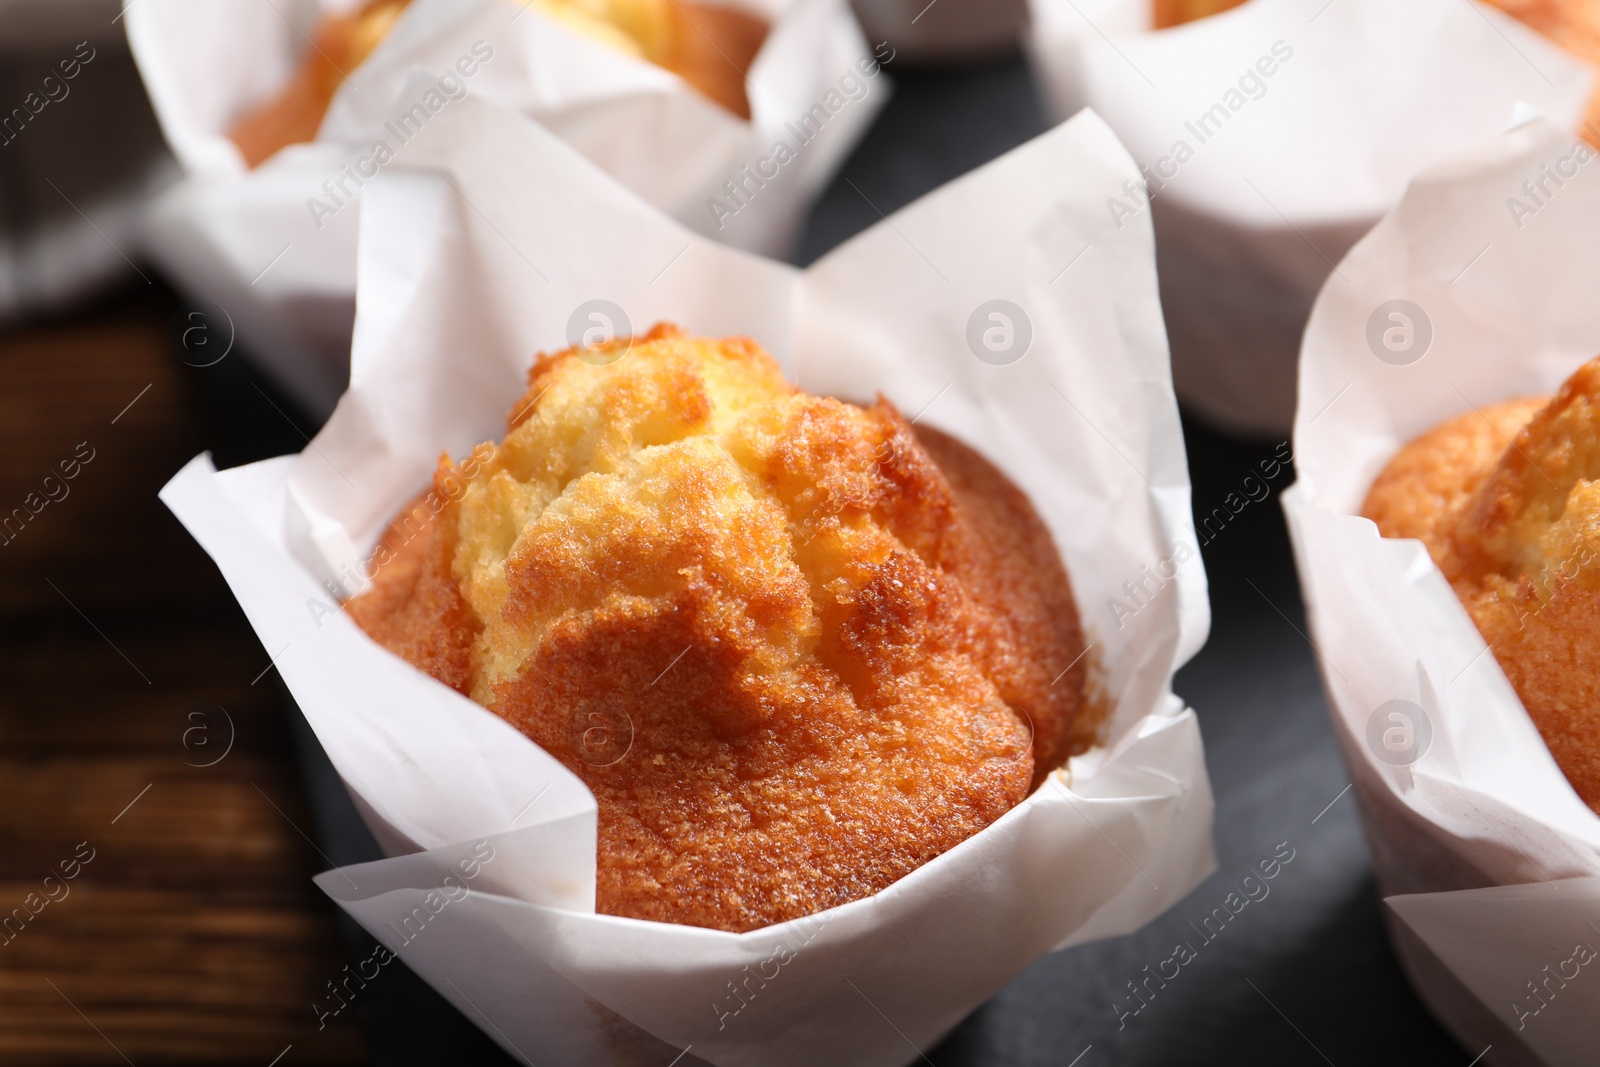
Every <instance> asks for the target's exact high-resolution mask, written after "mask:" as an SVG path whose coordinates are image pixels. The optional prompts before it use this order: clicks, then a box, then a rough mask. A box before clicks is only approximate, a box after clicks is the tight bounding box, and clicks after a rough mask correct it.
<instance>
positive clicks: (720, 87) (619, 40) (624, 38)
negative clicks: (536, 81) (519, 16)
mask: <svg viewBox="0 0 1600 1067" xmlns="http://www.w3.org/2000/svg"><path fill="white" fill-rule="evenodd" d="M515 2H517V3H526V4H528V5H530V6H536V7H538V9H539V10H540V11H541V12H543V13H544V14H546V15H548V16H550V17H551V18H553V19H555V20H556V21H558V22H561V23H562V24H564V25H566V26H569V27H571V28H573V29H575V30H577V31H578V32H580V33H584V34H587V35H588V36H590V37H592V38H594V39H595V40H598V41H603V42H605V43H606V44H608V45H610V46H611V47H613V48H615V49H617V50H618V51H620V52H625V53H627V54H629V55H632V56H637V57H638V58H640V59H645V60H648V61H649V62H651V63H654V64H656V65H657V66H660V67H664V68H666V69H667V70H670V71H672V72H673V73H675V74H677V75H678V76H679V77H681V78H683V79H684V81H686V82H688V83H689V84H690V85H692V86H694V88H695V89H696V90H697V91H699V92H700V93H701V95H703V96H705V97H706V98H708V99H710V100H711V101H713V102H714V103H716V104H719V105H721V106H722V107H723V108H725V109H726V110H728V111H730V112H732V113H733V114H735V115H738V116H739V117H740V118H743V119H748V118H749V117H750V104H749V101H748V100H747V99H746V98H745V92H744V72H745V71H747V70H748V69H749V68H750V63H751V62H752V61H753V60H754V59H755V56H756V53H757V52H759V51H760V50H761V44H762V42H763V41H765V40H766V36H767V24H766V22H765V21H764V20H762V19H760V18H757V17H755V16H754V15H749V14H746V13H745V12H742V11H738V10H735V9H733V8H725V7H717V6H713V5H709V4H697V3H689V2H684V0H515ZM409 3H410V0H368V2H367V4H366V5H365V6H363V7H361V8H359V9H357V10H355V11H353V12H351V13H350V14H344V15H339V14H325V15H323V16H322V18H321V19H320V20H319V21H318V23H317V26H316V29H315V30H314V31H313V35H312V37H313V39H312V42H311V47H310V48H309V49H307V51H306V53H305V56H304V58H303V59H302V60H301V63H300V67H299V69H298V70H296V71H295V73H294V74H293V76H291V77H290V79H289V82H288V84H287V85H286V86H285V87H284V89H283V90H282V91H281V92H280V93H279V94H278V95H277V96H276V97H274V98H273V99H272V100H270V101H268V102H267V103H266V104H264V105H263V106H261V107H259V108H257V109H256V110H254V111H252V112H250V113H249V114H247V115H246V116H245V117H244V118H242V119H241V120H239V122H238V123H237V124H236V125H235V126H234V128H233V130H232V131H231V132H230V133H229V135H228V136H229V137H230V138H231V139H232V140H233V142H234V144H236V145H237V146H238V147H239V151H240V153H242V154H243V156H244V158H245V162H246V163H247V164H248V165H249V166H251V167H254V166H257V165H258V164H260V163H261V162H262V161H263V160H265V159H267V158H268V157H270V156H272V155H273V154H274V153H276V152H277V151H278V150H279V149H281V148H283V147H285V146H286V145H291V144H299V143H301V142H304V141H310V140H312V139H313V138H315V137H316V135H317V130H318V128H319V127H320V126H321V125H322V119H323V116H324V115H326V114H327V112H328V107H329V105H330V104H331V103H332V102H333V95H334V93H335V92H337V91H338V89H339V85H340V83H341V82H343V81H344V80H345V78H347V77H348V76H349V74H350V72H351V71H353V70H355V69H356V68H357V67H359V66H360V65H361V64H362V63H364V62H365V61H366V59H367V57H368V56H370V55H371V54H372V52H373V50H374V49H376V48H377V47H378V45H379V43H381V42H382V41H383V39H384V37H386V36H387V35H388V33H389V31H390V30H391V29H392V28H393V27H394V24H395V22H396V21H397V20H398V19H399V18H400V16H401V14H403V13H404V11H405V9H406V6H407V5H408V4H409Z"/></svg>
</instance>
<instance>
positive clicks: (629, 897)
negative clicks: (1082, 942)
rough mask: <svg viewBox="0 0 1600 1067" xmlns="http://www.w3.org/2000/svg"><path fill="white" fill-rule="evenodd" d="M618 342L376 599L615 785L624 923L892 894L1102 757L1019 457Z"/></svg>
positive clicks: (694, 348)
mask: <svg viewBox="0 0 1600 1067" xmlns="http://www.w3.org/2000/svg"><path fill="white" fill-rule="evenodd" d="M614 354H615V353H614V352H609V351H602V352H599V353H589V354H586V356H585V355H580V354H578V353H576V352H574V351H567V352H563V353H558V354H555V355H552V356H541V357H540V358H539V359H538V360H537V362H536V363H535V365H534V367H533V369H532V371H531V372H530V375H529V388H528V392H527V394H526V396H525V397H524V398H523V400H522V401H520V402H519V404H518V405H517V407H516V408H515V409H514V410H513V415H512V418H511V420H510V428H509V431H508V433H507V436H506V439H505V441H504V442H503V443H502V444H500V445H498V446H495V445H480V446H479V447H478V449H477V450H475V451H474V453H473V454H472V455H471V456H470V457H468V458H467V459H465V460H463V461H462V462H461V464H459V465H458V464H456V463H454V462H452V461H451V460H450V459H449V458H448V457H445V458H442V459H441V463H440V467H439V471H438V474H437V475H436V477H435V483H434V490H433V494H432V501H431V502H425V503H424V504H422V505H420V506H414V507H413V508H412V509H410V510H409V511H408V512H406V513H404V514H402V515H401V516H400V517H399V518H398V519H397V520H396V522H395V524H394V525H393V526H392V527H391V528H390V531H389V533H388V534H387V535H386V536H385V539H384V541H383V543H382V544H381V545H380V548H379V551H378V553H377V555H376V557H375V560H374V562H375V564H376V565H377V567H376V573H375V581H374V586H373V588H372V590H371V591H370V592H368V593H366V594H365V595H363V596H361V597H358V598H356V599H354V600H352V601H350V602H349V604H348V609H349V611H350V613H351V615H352V616H353V617H354V618H355V620H356V621H357V622H358V623H359V624H360V625H361V626H362V627H363V628H364V629H366V631H367V632H368V633H369V634H371V635H372V636H373V637H374V638H375V639H376V640H378V641H379V642H380V643H382V644H384V645H385V646H387V647H389V648H390V649H392V650H393V651H395V652H396V653H398V654H400V655H402V656H404V657H405V658H406V659H408V660H410V661H411V662H412V663H414V664H416V665H417V666H419V667H421V668H422V669H423V670H426V671H428V672H429V673H430V674H432V675H434V677H436V678H438V679H440V680H441V681H443V682H445V683H446V684H448V685H451V686H453V687H455V688H457V689H459V690H460V691H462V692H464V693H467V694H468V695H471V696H472V697H474V698H475V699H477V700H478V701H479V702H481V703H483V704H484V705H485V706H487V707H488V708H489V709H490V710H491V711H494V712H495V713H496V714H499V715H501V716H503V717H504V718H505V719H507V720H508V721H509V722H511V723H512V724H513V725H515V726H517V728H518V729H520V730H521V731H522V732H523V733H525V734H527V735H528V736H529V737H530V738H532V739H533V740H534V741H535V742H537V743H538V744H539V745H541V746H542V747H543V748H545V749H546V750H547V751H549V752H550V753H551V754H553V755H554V756H555V757H556V758H558V759H560V760H561V761H562V762H563V763H564V764H566V765H567V766H568V767H569V768H571V769H572V770H573V771H574V772H576V773H577V774H578V775H579V776H580V777H582V778H583V780H584V781H585V782H586V783H587V784H588V785H589V787H590V789H591V790H593V792H594V794H595V796H596V798H597V800H598V802H599V806H600V850H599V853H600V854H599V885H598V893H597V905H598V907H599V909H600V910H601V911H602V912H606V913H610V914H617V915H628V916H633V917H637V918H647V919H657V920H662V921H669V922H678V923H688V924H692V925H699V926H709V927H716V928H720V929H725V930H748V929H751V928H754V927H757V926H762V925H766V924H768V923H773V922H779V921H783V920H785V919H790V918H795V917H798V916H801V915H805V914H809V913H811V912H814V911H817V910H820V909H823V908H827V907H831V906H834V905H837V904H842V903H845V902H847V901H850V900H854V899H857V898H859V897H862V896H866V895H868V894H871V893H874V892H877V891H878V890H880V889H883V888H885V887H886V886H888V885H890V884H891V883H893V882H895V881H896V880H898V879H899V878H901V877H904V876H905V875H906V874H908V873H910V872H911V871H912V870H914V869H915V868H916V867H918V866H920V865H921V864H923V863H925V862H927V861H928V860H930V859H932V858H934V857H935V856H937V855H939V854H940V853H942V852H944V851H946V850H947V849H949V848H951V847H953V846H954V845H956V844H958V843H960V842H961V841H963V840H965V839H966V838H967V837H969V836H971V835H972V834H973V833H975V832H977V831H978V830H980V829H982V828H983V827H984V826H987V825H988V824H989V823H991V822H993V821H994V820H995V819H997V818H999V817H1000V815H1002V814H1004V813H1005V812H1006V811H1007V810H1009V809H1010V808H1011V807H1012V806H1013V805H1015V804H1016V803H1017V802H1018V801H1019V800H1021V799H1022V798H1023V797H1024V796H1026V795H1027V793H1028V792H1029V790H1030V788H1031V787H1032V786H1033V785H1034V784H1035V783H1036V782H1038V781H1040V780H1042V779H1043V777H1044V775H1045V774H1046V773H1047V772H1048V771H1049V770H1050V769H1052V768H1054V767H1056V766H1058V765H1060V763H1062V762H1063V761H1064V760H1065V759H1066V757H1067V756H1068V755H1069V754H1070V753H1071V752H1072V751H1074V750H1081V749H1083V748H1085V747H1087V744H1088V742H1089V741H1090V740H1091V738H1088V737H1087V736H1086V732H1085V728H1084V727H1083V725H1082V724H1081V723H1080V722H1079V715H1078V711H1079V704H1080V702H1081V699H1082V693H1083V688H1084V679H1085V676H1086V673H1087V666H1086V664H1085V663H1084V662H1081V661H1079V656H1080V653H1082V652H1083V647H1084V646H1083V637H1082V633H1081V630H1080V628H1079V623H1078V616H1077V611H1076V608H1075V605H1074V601H1073V597H1072V591H1071V587H1070V585H1069V583H1068V579H1067V575H1066V572H1065V570H1064V569H1063V567H1062V565H1061V561H1060V558H1059V556H1058V555H1057V553H1056V550H1055V546H1054V544H1053V542H1052V540H1051V537H1050V534H1049V532H1048V530H1047V529H1046V528H1045V527H1044V525H1043V523H1042V522H1041V521H1040V520H1039V518H1038V516H1037V515H1036V514H1035V513H1034V512H1033V509H1032V508H1031V506H1030V505H1029V504H1028V502H1027V500H1026V498H1025V497H1024V496H1023V495H1022V494H1021V493H1020V491H1018V490H1017V489H1016V488H1015V487H1014V486H1012V485H1011V484H1010V483H1009V482H1008V481H1007V480H1006V479H1005V478H1004V476H1003V475H1001V474H1000V473H999V472H998V471H997V470H996V469H995V468H993V467H992V466H991V465H990V464H988V463H987V462H986V461H985V460H983V459H982V458H981V457H979V456H978V455H977V454H976V453H974V452H972V451H971V450H970V449H968V448H966V447H965V446H963V445H961V444H960V443H958V442H956V441H954V440H953V439H951V438H949V437H947V436H945V435H943V434H938V433H936V432H929V431H925V430H921V431H919V430H914V429H913V428H912V427H911V426H910V425H909V424H907V423H906V422H905V420H904V419H902V418H901V417H900V415H899V413H898V412H896V411H895V410H894V408H893V407H892V406H890V405H889V404H888V403H886V402H884V401H882V400H880V401H879V402H878V403H877V404H875V405H874V406H873V407H871V408H860V407H856V406H855V405H852V404H847V403H844V402H841V401H837V400H831V399H827V398H822V397H814V396H809V395H807V394H805V393H801V392H798V391H797V390H795V389H793V388H792V387H791V386H789V385H788V384H787V383H785V382H784V381H783V378H782V375H781V373H780V372H779V370H778V367H777V365H776V363H775V362H774V361H773V360H772V359H771V358H770V357H769V356H768V355H767V354H766V353H765V352H763V351H762V350H761V349H760V348H759V347H758V346H756V345H755V344H754V343H753V342H750V341H746V340H741V339H735V340H728V341H709V340H704V339H697V338H690V337H686V336H684V335H683V334H682V333H680V332H679V331H677V330H676V329H675V328H672V327H657V328H656V330H654V331H652V332H651V333H650V334H649V335H648V336H647V337H645V338H643V339H639V340H636V341H634V342H633V343H632V346H631V350H629V351H627V352H626V354H625V355H622V356H621V357H620V358H618V359H617V360H616V361H615V362H614V363H613V362H608V361H609V359H610V357H611V356H612V355H614ZM596 363H607V365H605V366H597V365H595V364H596ZM425 500H426V498H425ZM1075 662H1076V663H1077V665H1076V666H1073V667H1072V669H1071V670H1067V668H1068V667H1069V665H1072V664H1074V663H1075Z"/></svg>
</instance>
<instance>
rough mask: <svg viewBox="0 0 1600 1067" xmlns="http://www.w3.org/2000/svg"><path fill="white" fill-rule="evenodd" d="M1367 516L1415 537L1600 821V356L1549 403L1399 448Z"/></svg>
mask: <svg viewBox="0 0 1600 1067" xmlns="http://www.w3.org/2000/svg"><path fill="white" fill-rule="evenodd" d="M1362 514H1364V515H1365V516H1366V517H1367V518H1369V519H1372V520H1373V521H1374V522H1375V523H1377V524H1378V530H1379V532H1380V533H1382V534H1383V536H1385V537H1414V538H1418V539H1419V540H1421V541H1422V542H1423V544H1425V545H1426V546H1427V547H1428V552H1429V554H1430V555H1431V556H1432V557H1433V560H1434V562H1435V563H1436V564H1438V566H1439V569H1440V571H1442V572H1443V573H1444V576H1445V577H1446V578H1447V579H1449V581H1450V584H1451V586H1453V587H1454V589H1455V591H1456V595H1457V596H1459V597H1460V598H1461V602H1462V604H1463V605H1464V606H1465V607H1466V609H1467V612H1468V613H1469V614H1470V615H1471V616H1472V619H1473V621H1474V622H1475V623H1476V624H1477V626H1478V629H1479V631H1480V632H1481V633H1482V634H1483V638H1484V641H1485V642H1486V643H1487V644H1488V646H1489V648H1490V649H1491V650H1493V652H1494V654H1495V658H1496V659H1497V660H1498V661H1499V663H1500V667H1501V669H1502V670H1503V671H1504V672H1505V675H1506V677H1507V678H1508V679H1509V680H1510V682H1511V684H1512V686H1513V687H1514V688H1515V689H1516V691H1517V695H1518V696H1520V697H1521V698H1522V703H1523V706H1524V707H1526V708H1527V710H1528V714H1529V716H1530V717H1531V718H1532V719H1533V722H1534V725H1536V726H1537V727H1538V728H1539V733H1540V734H1541V735H1542V736H1543V737H1544V741H1545V744H1546V745H1548V746H1549V748H1550V752H1551V754H1552V755H1553V756H1555V759H1556V763H1557V764H1559V765H1560V767H1561V770H1562V771H1563V772H1564V773H1565V774H1566V776H1567V780H1568V781H1569V782H1571V783H1572V787H1573V789H1575V790H1576V791H1577V793H1578V795H1579V796H1580V797H1582V798H1583V801H1584V803H1586V804H1588V805H1589V806H1590V807H1591V808H1593V809H1595V811H1596V812H1597V813H1600V566H1597V565H1596V564H1597V563H1600V359H1597V360H1591V361H1590V362H1588V363H1586V364H1584V365H1583V366H1582V367H1580V368H1579V369H1578V370H1577V372H1576V373H1574V374H1573V375H1572V377H1570V378H1568V379H1567V381H1566V382H1565V383H1564V384H1563V385H1562V387H1561V391H1560V393H1558V394H1557V395H1556V397H1555V398H1554V399H1550V398H1548V397H1536V398H1528V399H1521V400H1512V401H1507V402H1505V403H1501V404H1496V405H1494V406H1492V407H1487V408H1484V409H1482V410H1475V411H1472V412H1469V413H1467V414H1463V415H1459V416H1457V417H1456V418H1454V419H1451V420H1450V421H1448V422H1446V423H1444V424H1442V425H1440V426H1438V427H1436V428H1434V429H1433V430H1430V431H1428V432H1427V433H1425V434H1423V435H1422V436H1421V437H1418V438H1417V439H1416V440H1415V441H1412V442H1411V443H1410V444H1408V445H1406V446H1405V447H1404V448H1402V449H1401V450H1400V451H1399V453H1398V454H1396V455H1395V457H1394V459H1393V460H1392V461H1390V463H1389V465H1388V467H1386V468H1385V469H1384V471H1383V473H1382V474H1380V475H1379V476H1378V479H1377V481H1376V482H1375V483H1373V486H1372V489H1371V491H1370V492H1369V493H1368V494H1367V499H1366V503H1365V504H1364V505H1363V506H1362Z"/></svg>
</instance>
